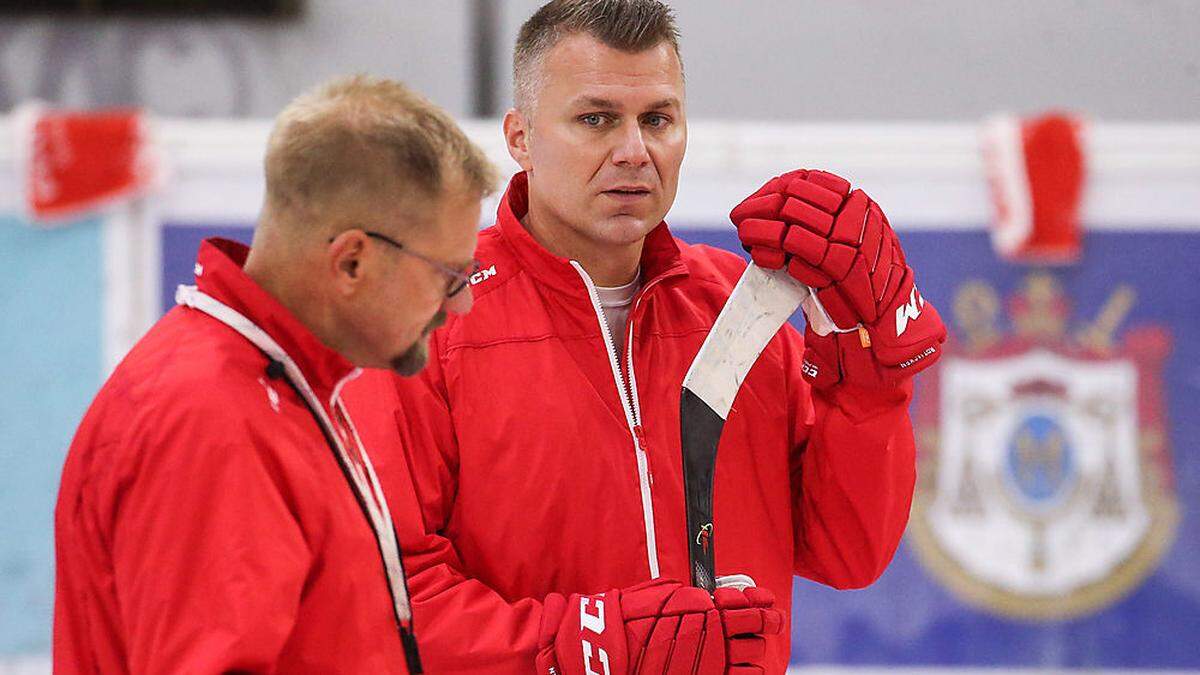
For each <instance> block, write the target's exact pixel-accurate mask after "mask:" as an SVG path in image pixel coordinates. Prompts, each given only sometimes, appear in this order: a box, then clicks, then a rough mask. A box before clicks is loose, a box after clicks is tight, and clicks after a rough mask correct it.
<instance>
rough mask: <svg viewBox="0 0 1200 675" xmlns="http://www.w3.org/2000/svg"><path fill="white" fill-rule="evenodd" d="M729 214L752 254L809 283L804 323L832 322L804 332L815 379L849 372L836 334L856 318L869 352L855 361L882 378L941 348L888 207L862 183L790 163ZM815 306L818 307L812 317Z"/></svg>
mask: <svg viewBox="0 0 1200 675" xmlns="http://www.w3.org/2000/svg"><path fill="white" fill-rule="evenodd" d="M729 217H730V219H731V220H733V223H734V225H736V226H737V228H738V237H739V238H741V240H742V245H743V246H745V247H746V250H748V251H749V252H750V255H751V257H752V258H753V259H754V262H755V263H757V264H758V265H759V266H760V267H764V268H768V269H779V268H781V267H784V266H786V267H787V270H788V273H789V274H791V275H792V276H793V277H795V278H796V279H798V280H799V281H800V282H801V283H803V284H805V285H807V286H809V287H810V288H811V289H812V290H813V293H814V296H815V298H816V302H815V303H810V304H809V305H806V307H805V313H806V315H807V317H808V320H809V321H808V323H809V325H810V326H816V327H819V326H821V325H822V324H823V323H829V322H831V323H832V324H833V326H834V327H835V333H834V334H830V335H819V334H818V333H820V332H824V331H820V330H818V331H817V332H814V331H812V330H809V331H807V332H806V342H807V343H809V349H808V350H807V351H806V353H805V368H804V370H805V376H806V377H807V378H808V379H809V380H810V381H812V382H813V384H814V385H816V386H819V387H824V386H829V385H832V384H836V383H838V382H841V381H842V380H843V379H857V378H854V377H853V375H854V374H855V373H854V371H855V370H856V369H855V368H853V367H850V368H848V367H847V366H846V364H845V363H844V361H845V360H846V358H849V359H851V360H858V359H859V358H860V357H861V355H859V354H853V353H847V351H846V350H847V349H852V348H853V347H854V345H853V344H852V343H851V342H850V341H849V340H848V339H847V337H848V336H844V335H843V336H841V337H840V338H839V337H836V333H837V332H841V333H845V332H850V331H855V329H858V328H859V327H860V326H861V327H862V329H864V330H865V335H864V334H863V333H864V330H859V331H858V332H859V333H860V335H859V336H857V338H856V339H855V340H854V342H857V343H858V346H857V348H858V349H859V350H863V349H869V353H870V356H871V360H872V361H873V364H872V366H873V367H871V368H863V369H860V370H867V371H872V372H871V373H870V374H871V375H872V377H873V378H874V379H878V380H881V381H882V382H885V383H889V384H894V383H896V382H898V381H900V380H903V379H905V378H907V377H910V376H912V375H914V374H916V373H917V372H919V371H921V370H923V369H924V368H926V367H928V366H930V365H932V364H933V363H934V362H935V361H936V360H937V359H938V357H939V356H941V343H942V342H944V341H945V339H946V328H945V326H944V325H943V324H942V319H941V317H940V316H939V315H938V313H937V310H936V309H934V307H933V305H932V304H930V303H928V302H926V301H925V299H924V298H923V297H922V296H921V293H920V291H918V290H917V288H916V286H915V285H914V283H913V271H912V268H910V267H909V266H908V265H907V264H906V263H905V261H904V251H903V250H902V249H901V248H900V241H899V240H898V239H897V238H896V233H895V232H893V231H892V227H891V225H890V224H889V223H888V220H887V216H885V215H883V211H882V210H881V209H880V208H879V205H878V204H876V203H875V202H874V201H872V200H871V199H870V198H869V197H867V194H866V193H865V192H863V191H862V190H853V191H852V190H851V189H850V183H849V182H847V181H846V180H845V179H843V178H840V177H838V176H835V175H833V174H831V173H826V172H824V171H807V170H799V171H792V172H790V173H786V174H784V175H782V176H779V177H776V178H773V179H771V180H770V181H768V182H767V184H766V185H764V186H763V187H762V188H760V189H759V190H758V191H757V192H755V193H754V194H752V195H750V197H748V198H746V200H745V201H743V202H742V203H741V204H739V205H738V206H737V207H736V208H734V209H733V212H732V213H730V214H729ZM814 308H815V309H816V310H817V311H818V312H819V313H823V314H824V316H819V317H815V316H812V313H811V312H812V311H813V309H814ZM824 319H827V320H828V321H824ZM821 342H824V343H825V344H820V343H821ZM814 350H815V352H816V353H813V352H814ZM861 383H862V384H868V385H869V384H873V383H872V382H866V381H863V382H861Z"/></svg>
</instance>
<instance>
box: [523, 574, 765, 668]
mask: <svg viewBox="0 0 1200 675" xmlns="http://www.w3.org/2000/svg"><path fill="white" fill-rule="evenodd" d="M774 605H775V597H774V596H772V595H771V592H770V591H768V590H766V589H763V588H753V587H750V588H746V589H742V590H739V589H735V588H718V589H717V590H716V591H715V592H714V594H713V595H709V594H708V592H706V591H705V590H703V589H700V588H693V587H691V586H684V585H683V584H680V583H679V582H676V581H668V580H665V579H658V580H655V581H649V582H646V583H643V584H638V585H637V586H632V587H630V588H624V589H616V590H611V591H608V592H607V593H603V594H599V595H590V596H587V595H572V596H571V597H570V598H569V599H568V598H566V597H565V596H563V595H561V594H558V593H551V594H550V595H549V596H547V597H546V601H545V603H543V606H542V623H541V628H540V630H539V634H538V653H537V656H536V669H537V672H539V673H543V674H545V675H613V674H614V673H616V674H618V675H620V674H622V673H638V674H645V675H650V674H651V673H653V674H654V675H662V673H695V674H698V675H706V674H707V673H713V674H724V673H738V675H749V674H750V673H762V672H763V667H762V664H763V663H764V661H765V660H766V653H767V642H766V638H767V637H768V636H771V635H777V634H779V631H780V629H781V627H782V626H783V616H782V615H781V614H780V613H779V610H777V609H775V607H774ZM576 608H578V609H579V611H578V612H576V611H575V609H576ZM581 655H582V658H580V657H581Z"/></svg>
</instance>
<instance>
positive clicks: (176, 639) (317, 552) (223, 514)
mask: <svg viewBox="0 0 1200 675" xmlns="http://www.w3.org/2000/svg"><path fill="white" fill-rule="evenodd" d="M492 183H493V169H491V168H490V166H489V164H488V163H487V161H486V159H485V158H484V156H483V155H482V153H481V152H480V151H479V150H478V149H477V148H476V147H475V146H473V145H472V144H471V143H470V141H469V140H468V139H467V138H466V137H465V136H464V135H463V134H462V132H461V131H460V130H459V129H458V128H457V127H456V126H455V124H454V123H453V121H452V120H451V119H450V118H449V117H448V116H446V115H445V114H444V113H443V112H442V111H440V110H439V109H437V108H436V107H435V106H433V105H432V104H431V103H429V102H428V101H425V100H424V99H422V98H420V97H418V96H416V95H415V94H413V93H412V92H410V91H409V90H407V89H406V88H405V87H404V86H403V85H400V84H398V83H395V82H389V81H385V80H373V79H370V78H365V77H355V78H348V79H344V80H339V81H335V82H333V83H331V84H329V85H326V86H325V87H322V88H320V89H318V90H315V91H314V92H312V93H310V94H307V95H305V96H302V97H300V98H298V99H297V100H295V101H294V102H292V103H291V104H290V105H289V106H288V107H287V108H286V109H285V110H284V111H283V112H282V113H281V114H280V116H279V118H278V120H277V121H276V125H275V128H274V130H273V132H272V134H271V137H270V140H269V142H268V148H267V154H266V188H267V192H266V200H265V203H264V207H263V212H262V216H261V217H260V220H259V223H258V227H257V228H256V229H255V234H254V246H253V249H247V248H246V247H245V246H242V245H241V244H237V243H234V242H231V241H224V240H209V241H206V242H205V243H204V244H203V245H202V246H201V249H200V253H199V257H198V259H197V261H196V285H195V286H181V287H180V289H179V292H178V294H177V296H176V297H177V300H178V301H179V304H180V306H179V307H176V308H175V309H173V310H171V311H170V312H168V314H167V315H166V316H165V317H163V319H162V320H160V321H159V322H158V323H157V324H156V325H155V326H154V327H153V328H151V329H150V331H149V332H148V333H147V334H146V336H145V337H143V338H142V339H141V340H140V341H139V342H138V344H137V345H135V346H134V348H133V350H132V351H131V352H130V353H129V355H128V356H127V357H126V358H125V360H124V361H123V362H122V363H121V364H120V365H119V366H118V367H117V369H116V371H115V372H114V373H113V375H112V377H110V378H109V380H108V382H106V383H105V385H104V387H103V388H102V389H101V391H100V393H99V394H98V395H97V397H96V400H95V401H94V402H93V404H92V406H91V408H90V409H89V410H88V412H87V415H86V416H85V418H84V420H83V422H82V424H81V425H80V427H79V430H78V432H77V434H76V436H75V439H74V441H73V443H72V444H71V449H70V452H69V454H68V456H67V461H66V466H65V467H64V469H63V478H62V486H61V489H60V492H59V499H58V506H57V509H56V510H55V525H56V533H55V534H56V537H55V540H56V541H55V543H56V552H57V558H56V560H57V589H56V597H55V616H54V670H55V672H56V673H106V674H108V673H114V674H115V673H225V672H247V673H249V672H254V673H322V674H325V673H356V674H357V673H406V672H420V667H419V659H418V656H417V654H416V648H415V642H414V637H413V634H412V632H411V627H412V617H411V613H410V612H411V609H410V603H409V600H408V591H407V589H406V585H405V578H404V571H403V568H402V567H401V561H400V557H399V550H398V545H397V541H396V537H395V534H394V529H393V524H392V521H391V517H390V513H389V509H388V507H389V505H391V506H393V507H397V508H398V509H399V510H404V508H405V507H404V506H403V505H401V504H396V502H395V501H392V502H389V501H388V499H390V498H391V497H392V495H387V498H385V496H384V493H383V492H382V490H381V488H380V485H379V481H378V479H377V478H376V475H375V472H374V469H373V468H372V465H371V459H370V458H369V457H368V454H367V451H366V448H364V447H363V445H362V443H361V441H360V440H359V438H358V435H357V433H356V432H355V430H354V425H353V423H352V422H351V420H350V417H349V415H348V414H347V412H346V409H345V406H344V405H343V404H342V402H341V400H340V392H341V390H342V387H343V386H344V385H345V384H346V383H347V382H348V381H350V380H351V379H353V378H354V377H355V376H356V375H357V374H358V373H359V372H360V371H359V369H358V368H357V367H356V366H371V367H379V368H393V369H395V370H396V371H398V372H401V373H403V374H412V373H414V372H416V371H417V370H418V369H419V368H420V367H421V366H422V364H423V363H424V360H425V353H426V351H425V350H426V344H425V343H426V336H427V334H428V333H429V331H431V330H432V329H433V328H434V327H436V326H437V325H438V324H439V323H440V322H442V321H443V320H444V318H445V316H447V315H458V314H463V313H465V312H466V311H467V310H468V309H469V308H470V305H471V292H470V290H469V289H467V288H465V285H466V279H467V277H468V276H469V274H470V272H471V269H472V267H471V265H472V264H473V259H472V253H473V252H474V249H475V245H476V236H477V224H478V221H479V209H480V200H481V198H482V197H483V195H484V194H485V193H486V192H488V191H490V190H491V187H492ZM403 497H404V496H403V495H402V496H400V497H398V498H400V499H402V498H403Z"/></svg>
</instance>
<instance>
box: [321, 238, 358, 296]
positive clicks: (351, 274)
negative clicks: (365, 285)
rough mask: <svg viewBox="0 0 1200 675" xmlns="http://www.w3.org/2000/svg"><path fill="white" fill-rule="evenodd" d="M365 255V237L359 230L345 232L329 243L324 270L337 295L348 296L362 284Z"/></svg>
mask: <svg viewBox="0 0 1200 675" xmlns="http://www.w3.org/2000/svg"><path fill="white" fill-rule="evenodd" d="M367 255H368V253H367V237H366V235H365V234H363V232H362V231H361V230H346V231H345V232H342V233H341V234H339V235H337V236H335V237H334V238H333V241H330V242H329V244H328V246H327V247H326V249H325V269H326V270H327V272H328V273H329V274H330V275H331V276H332V278H333V287H334V288H335V289H336V290H337V292H338V293H339V294H341V295H350V294H352V293H354V291H355V290H356V289H357V288H358V286H359V284H360V283H362V280H363V273H364V271H365V269H366V268H365V266H364V264H363V263H364V259H365V257H366V256H367Z"/></svg>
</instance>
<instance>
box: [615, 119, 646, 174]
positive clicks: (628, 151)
mask: <svg viewBox="0 0 1200 675" xmlns="http://www.w3.org/2000/svg"><path fill="white" fill-rule="evenodd" d="M613 163H614V164H620V165H627V166H644V165H646V164H649V163H650V151H649V150H647V149H646V140H645V139H644V138H643V137H642V126H641V125H640V124H628V125H625V127H624V128H623V129H622V130H621V137H620V140H619V141H618V143H617V147H616V148H615V149H614V150H613Z"/></svg>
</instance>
